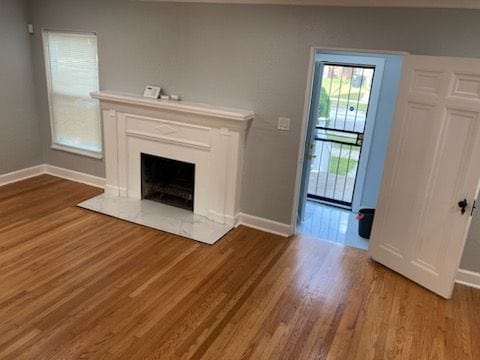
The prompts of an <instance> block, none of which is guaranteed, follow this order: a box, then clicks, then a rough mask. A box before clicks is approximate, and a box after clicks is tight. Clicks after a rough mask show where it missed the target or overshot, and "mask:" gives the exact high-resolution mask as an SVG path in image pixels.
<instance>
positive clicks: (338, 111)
mask: <svg viewBox="0 0 480 360" xmlns="http://www.w3.org/2000/svg"><path fill="white" fill-rule="evenodd" d="M402 61H403V56H402V55H397V54H379V53H364V52H347V51H321V50H317V52H316V53H315V55H314V61H313V65H312V74H311V83H312V86H311V88H310V91H309V93H308V94H307V97H308V99H309V107H308V108H309V109H308V111H306V112H307V113H308V119H307V120H308V121H307V124H306V129H305V132H306V135H305V147H304V149H305V151H304V157H303V168H302V176H301V181H300V192H299V206H298V212H297V213H296V215H297V219H296V222H297V226H296V230H297V232H299V233H303V234H307V235H309V236H313V237H318V238H321V239H324V240H329V241H334V242H338V243H343V244H345V245H350V246H354V247H358V248H362V249H366V248H368V241H367V240H366V239H363V238H360V237H359V236H358V233H357V227H358V224H357V221H356V219H355V216H356V214H357V212H358V210H359V209H360V208H375V207H376V201H377V197H378V193H379V189H380V183H381V178H382V171H383V165H384V160H385V155H386V150H387V146H388V139H389V133H390V125H391V123H392V119H393V115H394V110H395V100H396V96H397V89H398V85H399V81H400V77H401V69H402Z"/></svg>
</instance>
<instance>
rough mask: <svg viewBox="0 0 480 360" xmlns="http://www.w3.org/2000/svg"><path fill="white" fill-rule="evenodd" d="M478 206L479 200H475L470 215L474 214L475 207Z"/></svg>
mask: <svg viewBox="0 0 480 360" xmlns="http://www.w3.org/2000/svg"><path fill="white" fill-rule="evenodd" d="M476 208H477V200H473V205H472V210H471V211H470V216H473V213H474V211H475V209H476Z"/></svg>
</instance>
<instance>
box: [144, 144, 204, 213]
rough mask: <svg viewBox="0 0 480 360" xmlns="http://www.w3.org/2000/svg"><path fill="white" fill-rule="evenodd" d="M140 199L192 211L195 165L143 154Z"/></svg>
mask: <svg viewBox="0 0 480 360" xmlns="http://www.w3.org/2000/svg"><path fill="white" fill-rule="evenodd" d="M141 167H142V199H148V200H153V201H158V202H161V203H164V204H168V205H173V206H177V207H181V208H183V209H187V210H191V211H193V199H194V189H195V164H190V163H187V162H183V161H177V160H173V159H168V158H164V157H159V156H154V155H149V154H143V153H142V157H141Z"/></svg>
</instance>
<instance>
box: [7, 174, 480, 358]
mask: <svg viewBox="0 0 480 360" xmlns="http://www.w3.org/2000/svg"><path fill="white" fill-rule="evenodd" d="M100 192H101V191H100V190H99V189H95V188H92V187H89V186H86V185H82V184H78V183H74V182H70V181H66V180H61V179H58V178H55V177H52V176H47V175H45V176H39V177H36V178H32V179H28V180H25V181H22V182H18V183H15V184H10V185H7V186H4V187H0V359H325V358H328V359H342V360H343V359H397V358H398V359H480V316H479V314H480V291H479V290H474V289H470V288H467V287H464V286H456V288H455V291H454V295H453V299H452V300H450V301H445V300H443V299H441V298H439V297H437V296H435V295H433V294H431V293H429V292H428V291H426V290H424V289H423V288H421V287H419V286H417V285H415V284H413V283H411V282H410V281H408V280H406V279H404V278H403V277H401V276H398V275H397V274H395V273H393V272H391V271H389V270H388V269H386V268H384V267H382V266H380V265H377V264H375V263H373V262H371V261H370V260H369V259H368V257H367V255H366V253H365V252H363V251H361V250H356V249H352V248H346V247H342V246H339V245H336V244H331V243H327V242H322V241H319V240H317V239H311V238H306V237H295V238H292V239H285V238H281V237H278V236H275V235H271V234H267V233H264V232H261V231H257V230H253V229H250V228H247V227H239V228H238V229H236V230H234V231H232V232H231V233H229V234H228V235H227V236H226V237H225V238H224V239H222V240H221V241H219V242H218V243H217V244H216V245H214V246H209V245H204V244H200V243H196V242H194V241H191V240H188V239H184V238H181V237H178V236H173V235H170V234H167V233H163V232H160V231H156V230H152V229H148V228H144V227H141V226H138V225H134V224H130V223H127V222H124V221H121V220H117V219H114V218H110V217H107V216H104V215H100V214H96V213H92V212H89V211H87V210H83V209H80V208H77V207H75V204H76V203H78V202H80V201H82V200H85V199H87V198H90V197H92V196H95V195H97V194H98V193H100Z"/></svg>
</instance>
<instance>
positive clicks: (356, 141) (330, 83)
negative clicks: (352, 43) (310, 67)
mask: <svg viewBox="0 0 480 360" xmlns="http://www.w3.org/2000/svg"><path fill="white" fill-rule="evenodd" d="M374 73H375V68H374V67H372V66H364V65H346V64H336V63H326V62H324V63H322V73H321V83H320V85H321V86H317V91H316V94H314V96H315V97H318V101H317V102H315V103H318V104H315V105H316V106H317V108H316V109H311V112H312V113H313V114H316V115H315V117H316V119H314V121H315V120H316V123H315V128H314V129H313V136H312V137H311V139H312V140H311V143H310V144H308V147H309V151H308V154H307V156H308V157H309V160H310V172H309V178H308V189H307V197H308V198H309V199H315V200H320V201H323V202H327V203H330V204H333V205H339V206H343V207H347V208H351V206H352V201H353V194H354V190H355V183H356V179H357V174H358V162H359V160H360V153H361V151H362V144H363V139H364V132H365V124H366V119H367V114H368V108H369V104H370V95H371V90H372V83H373V77H374ZM312 104H313V102H312Z"/></svg>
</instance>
